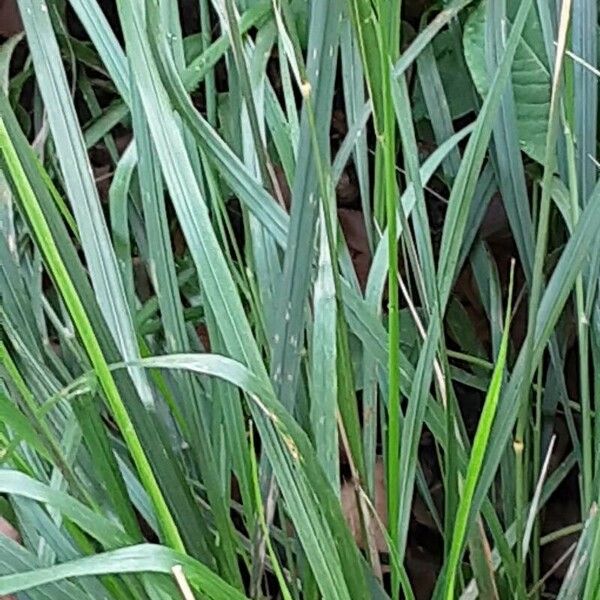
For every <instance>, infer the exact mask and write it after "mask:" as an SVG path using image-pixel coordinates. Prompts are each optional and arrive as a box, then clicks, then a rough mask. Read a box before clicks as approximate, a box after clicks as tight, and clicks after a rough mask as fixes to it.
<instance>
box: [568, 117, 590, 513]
mask: <svg viewBox="0 0 600 600" xmlns="http://www.w3.org/2000/svg"><path fill="white" fill-rule="evenodd" d="M565 139H566V146H567V174H568V178H569V192H570V193H569V197H570V200H571V221H572V227H573V228H574V227H575V226H576V224H577V221H579V193H578V188H577V166H576V159H575V144H574V142H573V135H572V133H571V130H570V128H569V126H568V125H565ZM584 296H585V295H584V290H583V276H582V275H581V273H580V274H579V275H578V276H577V280H576V281H575V307H576V312H577V345H578V349H579V397H580V403H581V454H582V476H581V486H582V494H581V496H582V497H581V508H582V511H581V514H582V515H586V514H587V512H588V511H589V509H590V507H591V505H592V498H593V492H592V487H593V478H594V458H593V451H592V446H593V433H592V417H591V412H592V411H591V400H590V372H589V360H590V357H589V329H588V322H587V317H586V311H585V297H584Z"/></svg>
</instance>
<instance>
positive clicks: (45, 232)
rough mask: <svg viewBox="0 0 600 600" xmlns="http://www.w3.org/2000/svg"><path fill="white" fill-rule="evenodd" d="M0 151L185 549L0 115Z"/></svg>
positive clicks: (168, 528) (130, 443)
mask: <svg viewBox="0 0 600 600" xmlns="http://www.w3.org/2000/svg"><path fill="white" fill-rule="evenodd" d="M0 151H1V152H2V153H3V154H4V158H5V161H6V164H7V166H8V170H9V171H10V173H11V176H12V178H13V180H14V182H15V185H16V187H17V188H18V190H19V194H20V196H21V200H22V203H23V208H24V210H25V212H26V213H27V217H28V219H29V222H30V225H31V228H32V230H33V232H34V233H35V236H36V237H37V239H38V241H39V247H40V249H41V250H42V252H43V254H44V258H45V261H46V264H47V265H48V268H49V270H50V272H51V273H52V276H53V278H54V281H55V282H56V285H57V287H58V289H59V291H60V293H61V295H62V298H63V300H64V302H65V305H66V306H67V308H68V310H69V313H70V314H71V318H72V319H73V323H74V324H75V326H76V328H77V332H78V333H79V336H80V337H81V341H82V343H83V345H84V347H85V349H86V352H87V353H88V356H89V358H90V361H91V363H92V365H93V367H94V370H95V372H96V376H97V377H98V380H99V381H100V384H101V386H102V389H103V390H104V393H105V395H106V399H107V401H108V404H109V406H110V408H111V411H112V414H113V417H114V419H115V422H116V423H117V426H118V427H119V429H120V431H121V434H122V435H123V439H124V440H125V443H126V444H127V447H128V448H129V451H130V452H131V457H132V458H133V461H134V463H135V466H136V467H137V470H138V472H139V475H140V480H141V482H142V484H143V485H144V487H145V489H146V491H147V492H148V495H149V496H150V498H151V499H152V502H153V504H154V509H155V510H156V516H157V518H158V520H159V523H160V524H161V527H162V530H163V533H164V536H165V540H166V542H167V544H168V545H169V546H171V547H172V548H173V549H174V550H178V551H179V552H183V553H185V547H184V545H183V541H182V539H181V537H180V535H179V532H178V530H177V526H176V525H175V521H174V520H173V517H172V515H171V513H170V511H169V508H168V506H167V503H166V502H165V499H164V497H163V495H162V492H161V491H160V488H159V487H158V483H157V481H156V478H155V477H154V473H153V472H152V468H151V466H150V463H149V462H148V458H147V457H146V454H145V453H144V449H143V448H142V444H141V443H140V440H139V438H138V436H137V433H136V431H135V429H134V427H133V423H132V422H131V419H130V418H129V415H128V414H127V409H126V408H125V405H124V404H123V400H122V399H121V396H120V394H119V390H118V388H117V385H116V383H115V380H114V379H113V376H112V374H111V372H110V369H109V367H108V364H107V363H106V359H105V358H104V355H103V354H102V350H101V348H100V346H99V344H98V341H97V339H96V336H95V335H94V330H93V328H92V325H91V323H90V320H89V318H88V316H87V313H86V311H85V308H84V306H83V304H82V302H81V299H80V298H79V296H78V294H77V290H76V289H75V286H74V285H73V282H72V281H71V279H70V277H69V273H68V271H67V269H66V267H65V265H64V263H63V261H62V258H61V256H60V253H59V252H58V249H57V247H56V245H55V243H54V239H53V238H52V233H51V231H50V228H49V227H48V223H47V222H46V219H45V217H44V214H43V212H42V210H41V208H40V206H39V204H38V201H37V198H36V197H35V193H34V192H33V189H32V188H31V185H30V184H29V181H28V180H27V176H26V174H25V171H24V170H23V167H22V165H21V163H20V162H19V158H18V156H17V153H16V151H15V148H14V146H13V145H12V142H11V141H10V138H9V135H8V132H7V130H6V127H5V125H4V120H3V119H2V118H1V117H0Z"/></svg>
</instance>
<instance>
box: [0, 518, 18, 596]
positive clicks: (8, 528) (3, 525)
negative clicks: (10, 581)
mask: <svg viewBox="0 0 600 600" xmlns="http://www.w3.org/2000/svg"><path fill="white" fill-rule="evenodd" d="M2 536H4V537H7V538H10V539H11V540H14V541H15V542H20V541H21V538H20V536H19V532H18V531H17V530H16V529H15V528H14V527H13V526H12V525H11V524H10V523H9V522H8V521H7V520H6V519H4V518H2V517H0V544H1V543H2V541H1V540H2ZM0 600H15V596H0Z"/></svg>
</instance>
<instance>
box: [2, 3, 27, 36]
mask: <svg viewBox="0 0 600 600" xmlns="http://www.w3.org/2000/svg"><path fill="white" fill-rule="evenodd" d="M21 31H23V22H22V21H21V15H20V14H19V9H18V8H17V0H0V35H3V36H4V37H11V36H13V35H15V34H16V33H20V32H21Z"/></svg>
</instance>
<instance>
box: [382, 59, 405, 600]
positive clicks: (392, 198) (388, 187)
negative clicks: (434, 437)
mask: <svg viewBox="0 0 600 600" xmlns="http://www.w3.org/2000/svg"><path fill="white" fill-rule="evenodd" d="M382 63H384V64H385V60H383V61H382ZM389 77H390V74H389V71H388V72H387V73H386V75H385V76H384V77H383V79H382V81H383V86H384V114H383V136H382V137H381V138H380V142H381V144H382V147H383V165H384V187H383V192H384V197H385V206H386V216H387V219H386V220H387V226H388V328H389V329H388V352H389V358H388V373H389V384H388V406H389V413H388V432H387V503H388V524H389V525H388V526H389V532H390V538H391V540H392V545H393V547H394V548H396V549H397V544H398V510H399V498H398V489H399V482H398V471H399V464H400V454H399V452H400V381H399V376H398V362H399V343H400V312H399V307H398V239H397V228H396V199H397V198H396V196H397V195H396V170H395V169H396V151H395V136H394V127H395V121H394V112H393V107H392V97H391V90H390V84H389ZM398 583H399V578H398V573H397V572H396V571H395V570H394V572H393V573H392V597H393V598H397V596H398V590H399V587H398Z"/></svg>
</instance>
